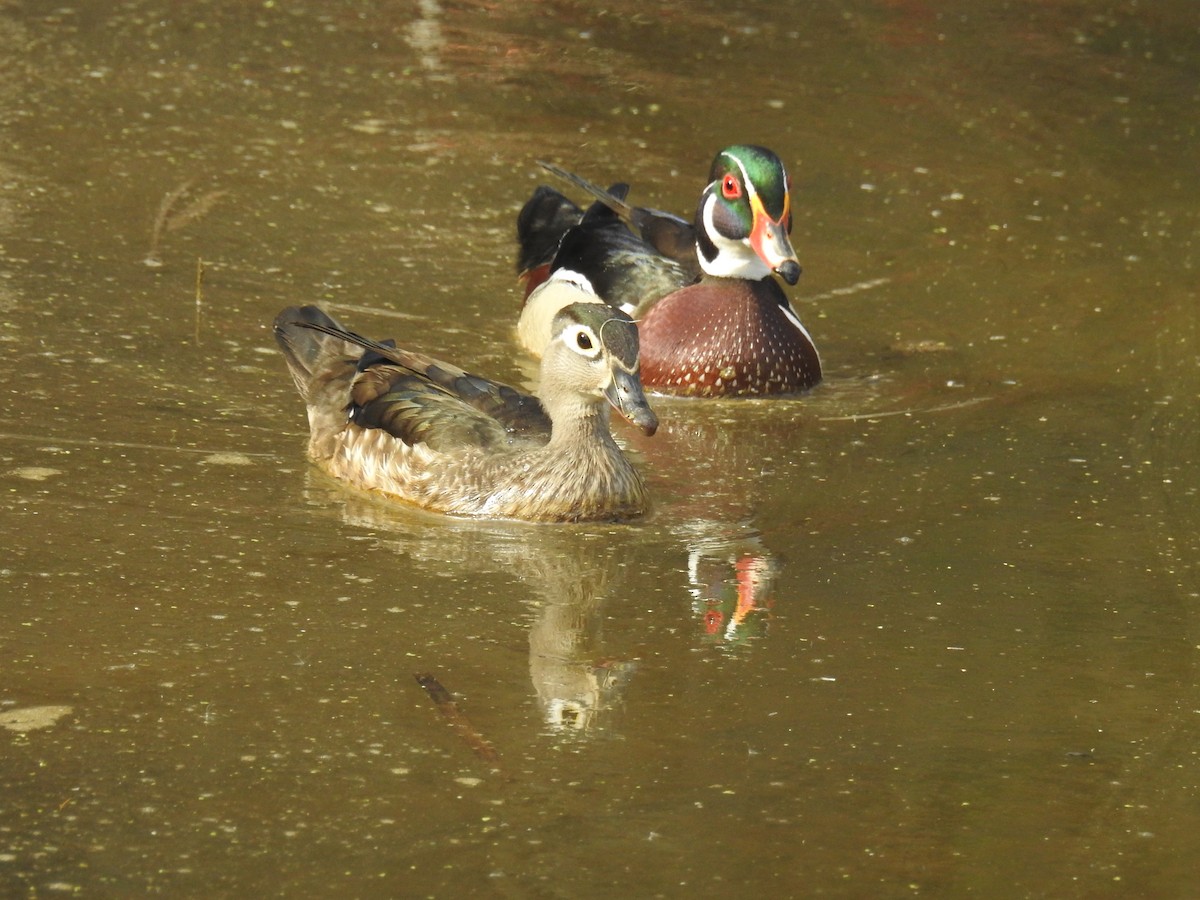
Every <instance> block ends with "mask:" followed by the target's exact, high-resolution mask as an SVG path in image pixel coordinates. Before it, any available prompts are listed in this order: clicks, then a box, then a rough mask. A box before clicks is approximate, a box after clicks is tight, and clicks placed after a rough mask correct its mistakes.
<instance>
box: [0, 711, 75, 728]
mask: <svg viewBox="0 0 1200 900" xmlns="http://www.w3.org/2000/svg"><path fill="white" fill-rule="evenodd" d="M71 710H72V707H70V706H27V707H25V708H24V709H10V710H9V711H8V712H2V713H0V728H7V729H8V730H9V731H16V732H18V733H21V734H24V733H25V732H26V731H37V730H38V729H39V728H49V727H50V726H52V725H54V724H55V723H56V722H57V721H58V720H59V719H61V718H62V717H63V716H65V715H69V714H70V712H71Z"/></svg>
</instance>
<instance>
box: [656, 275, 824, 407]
mask: <svg viewBox="0 0 1200 900" xmlns="http://www.w3.org/2000/svg"><path fill="white" fill-rule="evenodd" d="M786 302H787V299H786V297H785V296H784V294H783V291H782V289H781V288H780V287H779V285H778V284H777V283H776V282H775V280H774V279H769V278H768V279H764V280H763V281H745V280H743V279H727V278H722V279H714V278H706V279H704V280H703V281H702V282H700V283H699V284H696V285H692V286H690V287H686V288H683V289H682V290H680V291H677V292H676V293H674V294H672V295H670V296H669V297H666V298H664V299H663V300H660V301H659V302H658V303H657V304H655V305H654V306H653V307H652V308H651V309H650V311H649V312H648V313H647V314H646V315H645V317H644V318H643V319H642V320H641V322H640V323H639V324H638V330H639V332H640V333H641V348H642V354H641V360H642V383H643V384H644V385H645V386H646V387H647V388H650V389H652V390H655V391H658V392H660V393H667V394H684V395H689V396H697V397H712V396H742V395H755V394H781V393H793V392H798V391H803V390H807V389H808V388H811V387H813V386H814V385H816V384H817V383H818V382H819V381H820V380H821V363H820V359H819V357H818V356H817V351H816V348H815V347H813V345H812V343H811V341H809V340H808V339H807V335H805V334H804V333H803V332H802V331H801V330H800V329H799V328H798V327H797V326H796V325H795V324H794V323H793V322H792V321H791V320H790V319H789V318H788V316H787V315H786V314H785V313H784V310H783V306H782V304H784V303H786Z"/></svg>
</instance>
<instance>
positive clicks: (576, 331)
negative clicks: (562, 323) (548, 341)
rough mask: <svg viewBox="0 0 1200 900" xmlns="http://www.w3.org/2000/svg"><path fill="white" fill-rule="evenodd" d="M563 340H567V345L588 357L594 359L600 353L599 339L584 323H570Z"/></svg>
mask: <svg viewBox="0 0 1200 900" xmlns="http://www.w3.org/2000/svg"><path fill="white" fill-rule="evenodd" d="M563 340H565V341H566V342H567V346H568V347H570V348H571V349H572V350H574V351H575V352H577V353H579V354H580V355H582V356H586V357H587V358H588V359H595V358H596V357H597V356H599V355H600V341H599V339H598V338H597V337H596V332H594V331H592V329H590V328H588V327H587V326H586V325H572V326H571V327H570V328H568V329H567V331H566V333H565V334H564V335H563Z"/></svg>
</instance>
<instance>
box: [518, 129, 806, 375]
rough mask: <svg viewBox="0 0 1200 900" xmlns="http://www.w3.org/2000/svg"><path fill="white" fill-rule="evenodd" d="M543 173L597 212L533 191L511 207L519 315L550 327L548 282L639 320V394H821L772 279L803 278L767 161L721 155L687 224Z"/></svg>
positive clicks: (751, 152) (784, 185)
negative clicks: (589, 199)
mask: <svg viewBox="0 0 1200 900" xmlns="http://www.w3.org/2000/svg"><path fill="white" fill-rule="evenodd" d="M543 165H544V166H545V167H546V168H547V169H548V170H549V171H551V172H553V173H555V174H557V175H559V176H560V177H563V178H565V179H567V180H568V181H570V182H571V183H573V184H575V185H577V186H579V187H580V188H582V189H583V190H585V191H587V192H588V193H590V194H591V195H592V196H594V197H595V198H596V202H595V203H593V204H592V206H591V207H590V208H589V209H588V210H587V211H584V210H581V209H580V208H579V207H578V206H576V205H575V204H574V203H572V202H571V201H570V200H568V199H567V198H566V197H564V196H563V195H562V194H561V193H559V192H558V191H556V190H554V189H553V188H550V187H547V186H545V185H542V186H539V187H538V188H537V190H536V191H535V192H534V194H533V196H532V197H531V198H530V199H529V201H528V202H526V204H525V206H524V208H522V210H521V213H520V215H519V216H518V219H517V239H518V243H519V245H520V251H519V257H518V263H517V267H518V271H519V273H520V276H521V279H522V281H523V282H524V283H525V286H526V302H525V307H524V310H523V312H522V316H526V315H530V316H535V317H539V318H541V319H542V320H549V319H550V318H551V316H550V314H549V313H548V312H547V311H546V310H545V309H539V307H545V306H551V307H553V306H554V304H556V303H558V302H560V300H561V295H562V294H563V291H562V290H561V284H559V285H557V286H554V285H553V283H554V281H555V280H557V281H559V282H564V281H565V282H567V283H568V284H570V285H572V286H573V287H574V288H577V289H578V290H580V291H583V292H584V293H589V292H590V293H593V294H595V295H596V297H598V298H599V299H601V300H603V301H604V302H606V303H608V304H610V305H612V306H615V307H617V308H621V309H624V310H625V311H626V312H629V313H631V314H632V315H634V316H635V317H637V319H638V328H639V331H640V333H641V347H642V357H641V362H642V383H643V384H644V385H645V386H646V387H648V388H652V389H653V390H655V391H659V392H662V393H668V394H684V395H694V396H706V397H711V396H741V395H757V394H782V393H795V392H798V391H803V390H806V389H808V388H811V387H813V386H814V385H816V384H817V383H818V382H820V380H821V359H820V356H819V355H818V354H817V349H816V346H815V345H814V344H813V341H812V338H811V337H810V336H809V334H808V331H807V330H805V328H804V326H803V325H802V324H801V322H800V317H799V316H797V315H796V312H795V310H794V309H792V306H791V304H790V303H789V302H788V299H787V295H786V294H785V293H784V292H783V289H782V288H781V287H780V286H779V284H778V282H776V281H775V279H774V278H773V277H772V275H779V277H781V278H782V279H783V280H784V281H786V282H787V283H788V284H795V283H796V281H797V280H798V279H799V277H800V263H799V262H798V260H797V259H796V253H795V251H794V250H793V249H792V244H791V241H790V239H789V238H788V234H789V232H790V231H791V227H792V215H791V195H790V187H791V180H790V178H789V177H788V175H787V172H786V171H785V170H784V167H783V163H782V162H781V161H780V159H779V157H778V156H776V155H775V154H774V153H772V152H771V151H770V150H767V149H765V148H763V147H754V146H748V145H737V146H733V147H727V148H726V149H724V150H722V151H721V152H720V153H718V154H717V156H716V158H715V159H714V160H713V164H712V169H711V171H710V172H709V179H708V185H707V186H706V187H705V188H704V191H703V192H702V193H701V194H700V202H699V203H698V205H697V208H696V215H695V219H694V221H693V223H691V224H689V223H687V222H686V221H684V220H683V219H680V218H678V217H676V216H673V215H670V214H669V213H664V212H660V211H658V210H651V209H643V208H641V207H635V206H630V205H629V204H628V203H626V202H625V197H626V195H627V193H628V186H627V185H624V184H617V185H614V186H613V187H612V188H610V189H609V190H607V191H605V190H603V189H602V188H599V187H597V186H596V185H594V184H591V183H590V182H588V181H586V180H584V179H582V178H580V177H579V176H577V175H572V174H571V173H569V172H565V171H564V170H562V169H559V168H558V167H556V166H551V165H547V164H545V163H543ZM543 282H546V283H547V285H548V286H546V287H543V286H542V285H543ZM567 293H568V294H570V292H567ZM576 299H577V298H576ZM527 349H529V350H530V351H531V352H533V353H534V354H535V355H536V354H537V353H538V350H539V348H538V347H536V346H528V345H527Z"/></svg>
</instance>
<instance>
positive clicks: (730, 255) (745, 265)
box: [699, 193, 771, 281]
mask: <svg viewBox="0 0 1200 900" xmlns="http://www.w3.org/2000/svg"><path fill="white" fill-rule="evenodd" d="M716 203H717V197H716V194H715V193H713V194H710V195H709V197H708V199H707V200H706V201H705V202H704V230H705V231H706V232H707V233H708V236H709V238H711V239H712V242H713V244H714V245H716V248H717V258H716V259H712V260H708V259H705V258H704V254H703V253H701V254H699V257H700V267H701V268H702V269H704V271H705V272H706V273H707V274H709V275H714V276H716V277H718V278H748V279H751V280H753V281H757V280H758V279H760V278H766V277H767V276H768V275H770V274H771V270H770V269H769V268H768V267H767V264H766V263H764V262H763V261H762V260H761V259H759V258H758V254H757V253H755V252H754V248H753V247H751V246H750V241H749V240H742V241H731V240H730V239H729V238H727V237H725V236H724V235H722V234H721V233H720V232H718V231H717V228H716V226H715V225H714V224H713V207H714V206H715V205H716Z"/></svg>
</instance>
